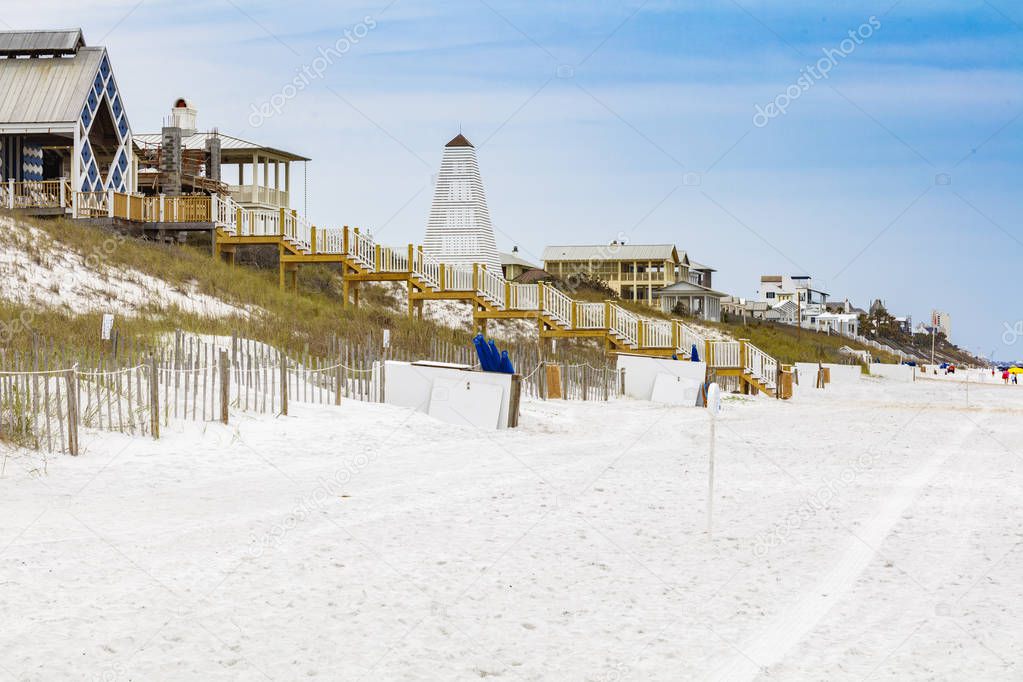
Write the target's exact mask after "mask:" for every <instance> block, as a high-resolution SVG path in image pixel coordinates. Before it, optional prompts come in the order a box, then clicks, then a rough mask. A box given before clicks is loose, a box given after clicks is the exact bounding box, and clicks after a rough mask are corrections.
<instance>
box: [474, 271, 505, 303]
mask: <svg viewBox="0 0 1023 682" xmlns="http://www.w3.org/2000/svg"><path fill="white" fill-rule="evenodd" d="M476 279H477V281H478V284H479V287H478V288H477V290H476V293H477V294H479V295H480V296H482V297H483V298H485V299H486V300H487V301H489V302H490V304H491V305H494V306H497V307H499V308H502V309H506V308H507V305H506V301H505V293H506V292H505V286H504V285H505V280H504V277H502V276H501V275H500V274H498V273H495V272H493V271H491V270H487V269H486V267H483V266H481V267H480V268H478V271H477V275H476Z"/></svg>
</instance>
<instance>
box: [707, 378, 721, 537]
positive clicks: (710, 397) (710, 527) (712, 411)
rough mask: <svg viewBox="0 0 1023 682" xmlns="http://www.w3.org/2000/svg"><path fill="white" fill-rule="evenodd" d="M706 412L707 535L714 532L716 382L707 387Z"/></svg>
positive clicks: (718, 407)
mask: <svg viewBox="0 0 1023 682" xmlns="http://www.w3.org/2000/svg"><path fill="white" fill-rule="evenodd" d="M707 412H708V413H709V415H710V448H709V456H708V458H707V535H708V536H711V535H712V534H713V532H714V444H715V441H716V440H717V423H718V414H719V413H720V412H721V388H720V387H719V386H718V385H717V383H712V384H711V385H710V386H708V387H707Z"/></svg>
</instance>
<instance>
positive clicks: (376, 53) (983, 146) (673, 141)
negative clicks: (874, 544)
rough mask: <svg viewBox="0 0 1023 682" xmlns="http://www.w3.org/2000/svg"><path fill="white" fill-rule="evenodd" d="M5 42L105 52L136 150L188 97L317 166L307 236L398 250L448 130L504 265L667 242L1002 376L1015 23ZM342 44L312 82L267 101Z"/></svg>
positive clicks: (724, 15) (204, 21) (827, 5)
mask: <svg viewBox="0 0 1023 682" xmlns="http://www.w3.org/2000/svg"><path fill="white" fill-rule="evenodd" d="M5 4H6V3H5ZM872 17H873V19H871V18H872ZM0 20H2V21H3V22H5V23H6V24H8V25H10V26H11V27H14V28H55V27H68V26H82V27H83V28H84V29H85V31H86V39H87V40H88V41H89V42H90V43H93V44H100V43H102V44H105V45H107V47H108V48H109V49H110V52H111V55H112V58H113V63H114V67H115V70H116V72H117V75H118V79H119V81H120V84H121V89H122V91H123V92H124V94H125V101H126V105H127V107H128V111H129V113H130V115H131V119H132V123H133V127H134V129H135V130H136V131H137V132H144V131H155V130H156V129H157V128H158V127H159V125H160V121H161V119H162V117H164V116H165V115H166V113H167V110H168V108H169V106H170V103H171V102H172V101H173V100H174V99H175V98H176V97H178V96H180V95H183V96H186V97H189V98H191V99H193V100H194V101H195V102H197V104H198V107H199V110H200V126H201V127H213V126H217V127H219V128H220V129H221V130H223V131H224V132H229V133H233V134H236V135H239V136H241V137H248V138H254V139H256V140H258V141H261V142H265V143H266V144H270V145H274V146H279V147H283V148H286V149H289V150H294V151H296V152H301V153H304V154H306V155H307V156H311V157H313V159H314V161H313V162H312V163H311V164H310V166H309V178H308V208H309V214H310V217H311V218H312V219H313V220H314V222H316V223H318V224H324V225H328V224H329V225H335V224H350V225H361V226H364V227H368V228H371V229H373V230H374V231H375V232H376V234H377V235H378V236H379V238H380V239H381V240H382V241H385V242H394V243H399V244H400V243H407V242H410V241H413V242H419V241H420V240H421V239H422V235H423V232H424V229H425V223H426V216H427V211H428V208H429V202H430V197H431V187H430V179H431V174H432V173H433V172H435V169H436V166H437V165H438V163H439V160H440V155H441V150H442V147H443V144H444V143H445V142H446V141H447V140H448V139H450V138H451V137H452V136H453V135H454V134H456V133H457V132H458V131H459V128H460V127H461V130H462V131H463V132H464V133H465V134H466V135H467V136H468V137H469V138H470V139H471V140H473V141H474V142H475V143H476V144H477V146H478V147H479V148H480V162H481V167H482V170H483V174H484V183H485V185H486V189H487V193H488V198H489V201H490V207H491V214H492V216H493V219H494V223H495V226H496V228H497V230H498V235H497V237H498V243H499V246H500V247H501V248H503V249H509V248H510V247H511V246H512V245H518V246H519V247H520V250H522V251H523V252H524V253H525V254H526V255H527V256H529V255H532V256H534V257H538V256H539V254H540V253H541V252H542V249H543V247H544V245H545V244H548V243H603V242H607V241H610V240H611V239H614V238H616V237H620V236H624V237H626V238H627V239H628V240H630V241H632V242H673V243H675V244H677V245H678V246H679V247H680V248H682V249H685V250H686V251H687V252H688V253H689V254H690V257H691V258H693V259H694V260H698V261H701V262H704V263H708V264H710V265H712V266H714V267H716V268H717V269H718V270H719V272H718V275H717V280H716V286H717V287H718V288H720V289H723V290H725V291H727V292H729V293H733V294H736V295H742V296H753V295H754V294H755V291H756V288H757V284H758V282H759V276H760V275H761V274H769V273H783V272H792V273H795V272H809V273H810V274H812V275H813V276H814V278H815V281H816V282H817V284H818V285H820V286H822V287H823V288H824V289H826V290H827V291H828V292H830V294H831V296H832V298H839V299H841V298H845V297H848V298H850V299H852V300H853V302H854V303H856V304H859V305H861V306H865V305H866V304H867V303H868V302H869V300H870V299H872V298H877V297H879V298H882V299H884V300H885V301H886V303H887V304H888V307H889V308H890V309H891V310H892V311H893V312H894V313H896V314H912V315H913V317H914V319H915V320H918V321H920V320H925V319H927V318H928V317H929V311H930V310H931V308H933V307H937V308H939V309H943V310H947V311H948V312H949V313H950V314H951V316H952V323H953V340H955V341H956V342H958V343H960V344H961V345H965V346H966V347H968V348H969V349H970V350H972V351H975V352H983V353H985V354H987V353H991V352H992V351H993V352H994V353H995V355H996V356H997V357H1003V358H1005V357H1023V336H1020V337H1019V338H1018V339H1017V340H1015V342H1014V343H1012V341H1013V340H1014V335H1013V334H1006V329H1007V326H1008V328H1013V327H1015V326H1016V323H1017V321H1020V320H1023V305H1021V304H1020V300H1021V296H1020V289H1021V283H1023V272H1021V268H1023V228H1021V226H1020V218H1019V216H1020V215H1021V214H1023V211H1021V208H1023V193H1021V191H1020V182H1021V177H1023V174H1021V170H1023V161H1021V159H1023V154H1021V153H1023V8H1021V7H1020V6H1019V4H1018V3H1015V2H1009V1H1008V0H987V1H985V0H979V1H973V0H955V1H951V0H931V1H929V2H921V1H917V0H913V1H910V0H903V1H902V2H895V1H894V0H886V1H884V2H869V1H866V2H855V3H854V2H841V1H837V2H810V1H808V2H800V3H793V2H790V1H787V0H737V1H734V2H733V1H732V0H722V1H718V2H696V1H678V2H671V1H667V0H650V1H649V2H642V1H638V2H606V3H593V2H569V1H557V0H555V1H552V2H542V3H541V2H531V3H527V2H506V1H499V0H485V1H483V0H465V1H464V2H463V1H460V0H455V1H451V2H419V1H413V0H396V1H394V2H390V1H389V0H385V1H384V2H378V3H354V2H352V3H349V2H292V3H290V4H282V3H280V2H242V1H241V0H230V1H229V0H203V1H202V2H199V1H196V0H176V1H175V2H166V1H164V0H143V2H141V3H139V2H138V1H137V0H132V1H124V0H82V1H79V2H67V1H64V0H61V1H58V0H37V1H36V2H33V3H19V4H18V5H16V6H14V7H5V12H4V14H3V16H2V17H0ZM864 25H868V26H870V30H869V31H864V33H869V37H865V38H862V37H861V38H860V40H859V41H858V42H856V43H852V42H850V41H847V42H846V43H845V45H846V46H849V45H852V46H853V47H852V49H851V50H848V51H843V52H842V54H841V55H839V56H838V57H836V58H835V59H834V64H833V65H832V67H831V70H830V72H829V73H828V75H827V78H817V77H813V78H810V79H809V81H808V82H809V85H808V87H806V88H804V89H802V90H801V91H800V93H799V96H798V97H796V98H793V99H792V100H791V101H790V102H789V105H788V107H787V109H786V112H785V113H784V114H781V115H778V116H776V117H774V118H769V119H767V120H766V125H762V126H758V125H755V124H754V114H756V112H757V107H758V106H760V107H764V106H766V105H767V104H768V103H770V102H772V101H775V100H776V98H778V96H779V95H781V94H782V93H785V91H786V89H787V88H789V86H794V85H798V83H799V79H800V77H801V75H802V76H803V77H804V79H805V78H807V77H806V76H805V75H804V74H805V72H804V71H803V70H804V68H805V67H807V66H808V65H814V64H816V63H817V62H818V60H819V59H821V58H822V56H823V55H824V52H823V51H824V50H832V51H834V50H842V49H843V40H846V39H848V38H849V36H848V33H849V31H857V30H860V29H861V27H862V26H864ZM346 31H347V35H348V36H350V37H352V38H353V39H351V40H350V41H349V43H347V49H346V51H345V52H344V54H343V55H340V56H339V57H338V58H335V59H333V60H332V61H333V63H332V64H329V65H327V67H326V68H325V70H323V72H322V77H318V78H315V79H311V80H309V84H308V87H305V88H304V89H302V90H301V91H299V92H294V93H293V92H291V91H290V90H285V86H286V85H287V84H288V83H289V82H290V81H291V80H292V79H293V78H294V77H295V76H296V74H298V73H300V72H301V71H302V70H303V68H306V67H311V68H315V66H314V60H315V59H316V57H317V56H318V54H319V52H318V50H320V49H321V48H323V49H327V48H329V47H330V46H333V45H335V44H336V43H337V41H338V40H339V39H344V37H345V36H346ZM356 36H357V37H356ZM342 45H345V43H343V42H342ZM832 54H834V52H832ZM320 66H323V64H322V62H321V63H320ZM818 73H819V72H818ZM793 92H794V91H793ZM284 93H287V94H288V95H289V97H288V98H286V101H285V102H284V106H283V107H281V109H280V113H279V114H278V113H276V112H275V113H274V115H272V116H270V117H263V119H262V120H259V119H260V117H258V116H253V113H252V112H253V111H254V109H253V107H256V108H258V107H259V106H260V105H261V104H263V103H265V102H269V101H271V99H272V98H273V97H274V96H275V95H278V101H280V98H281V95H282V94H284ZM291 95H294V96H293V97H292V96H291ZM253 122H256V123H259V125H258V127H253V125H252V123H253ZM759 122H760V123H764V122H765V120H760V121H759ZM299 179H301V174H299ZM295 203H297V204H298V205H299V207H301V199H299V200H298V201H297V202H295ZM1020 328H1021V329H1023V323H1021V324H1020Z"/></svg>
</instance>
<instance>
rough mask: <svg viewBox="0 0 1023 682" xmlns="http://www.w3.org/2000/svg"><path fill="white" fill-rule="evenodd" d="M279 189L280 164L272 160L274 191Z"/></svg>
mask: <svg viewBox="0 0 1023 682" xmlns="http://www.w3.org/2000/svg"><path fill="white" fill-rule="evenodd" d="M280 188H281V162H280V161H277V160H276V159H275V160H274V189H276V190H279V189H280Z"/></svg>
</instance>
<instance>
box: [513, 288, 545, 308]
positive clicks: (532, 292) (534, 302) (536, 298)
mask: <svg viewBox="0 0 1023 682" xmlns="http://www.w3.org/2000/svg"><path fill="white" fill-rule="evenodd" d="M509 293H510V294H511V296H510V299H509V300H508V301H506V305H507V308H508V310H539V309H540V285H539V284H516V283H515V282H512V283H511V285H510V289H509Z"/></svg>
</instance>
